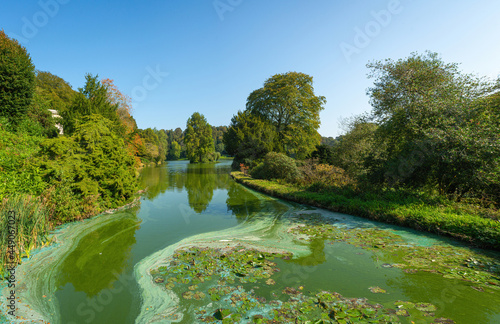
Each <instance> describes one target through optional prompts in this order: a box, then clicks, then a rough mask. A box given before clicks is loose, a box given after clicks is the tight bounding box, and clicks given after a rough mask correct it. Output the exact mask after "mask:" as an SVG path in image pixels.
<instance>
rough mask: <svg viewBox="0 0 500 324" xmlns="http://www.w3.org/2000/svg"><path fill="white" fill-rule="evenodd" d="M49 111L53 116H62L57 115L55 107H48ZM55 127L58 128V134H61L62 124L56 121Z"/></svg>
mask: <svg viewBox="0 0 500 324" xmlns="http://www.w3.org/2000/svg"><path fill="white" fill-rule="evenodd" d="M49 111H50V113H51V114H52V117H53V118H59V119H62V117H61V116H59V113H58V112H57V110H55V109H49ZM56 127H57V129H58V130H59V135H62V134H63V133H64V131H63V127H62V125H61V124H60V123H56Z"/></svg>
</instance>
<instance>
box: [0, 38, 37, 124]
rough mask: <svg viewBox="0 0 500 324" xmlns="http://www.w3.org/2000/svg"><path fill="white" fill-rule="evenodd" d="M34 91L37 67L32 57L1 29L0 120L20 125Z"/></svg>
mask: <svg viewBox="0 0 500 324" xmlns="http://www.w3.org/2000/svg"><path fill="white" fill-rule="evenodd" d="M34 92H35V66H34V65H33V63H32V62H31V57H30V55H29V54H28V52H27V51H26V49H25V48H24V47H23V46H21V45H20V44H19V43H18V42H17V41H16V40H14V39H11V38H9V37H8V36H7V35H6V34H5V32H4V31H3V30H0V117H3V118H6V119H7V121H8V122H9V123H12V124H14V125H17V124H19V123H20V122H21V121H22V120H24V118H25V115H26V113H27V111H28V109H29V107H30V105H31V102H32V100H33V95H34ZM4 122H5V121H3V123H4Z"/></svg>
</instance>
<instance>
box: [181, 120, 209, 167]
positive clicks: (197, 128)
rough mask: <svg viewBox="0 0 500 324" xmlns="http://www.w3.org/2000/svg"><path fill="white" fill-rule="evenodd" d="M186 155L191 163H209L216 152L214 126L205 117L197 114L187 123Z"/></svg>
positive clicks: (185, 137)
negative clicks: (213, 135)
mask: <svg viewBox="0 0 500 324" xmlns="http://www.w3.org/2000/svg"><path fill="white" fill-rule="evenodd" d="M184 143H185V144H186V153H187V157H188V159H189V161H190V162H191V163H195V162H207V161H208V160H209V157H210V156H211V155H212V153H213V152H214V150H215V149H214V140H213V138H212V126H210V124H209V123H208V122H207V120H206V119H205V116H203V115H201V114H200V113H198V112H195V113H194V114H193V115H192V116H191V117H190V118H189V119H188V121H187V124H186V135H185V136H184Z"/></svg>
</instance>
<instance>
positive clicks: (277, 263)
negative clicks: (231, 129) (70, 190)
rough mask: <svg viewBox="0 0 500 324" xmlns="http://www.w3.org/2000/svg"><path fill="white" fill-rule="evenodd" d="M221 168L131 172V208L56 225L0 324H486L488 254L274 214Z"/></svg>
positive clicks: (493, 270)
mask: <svg viewBox="0 0 500 324" xmlns="http://www.w3.org/2000/svg"><path fill="white" fill-rule="evenodd" d="M230 163H231V161H223V162H221V163H217V164H205V165H190V164H188V163H187V162H184V161H179V162H169V163H167V164H166V165H163V166H159V167H148V168H145V169H143V170H142V172H141V178H140V179H141V182H142V184H143V185H144V186H145V187H147V190H146V193H145V195H144V196H143V197H142V198H141V204H140V206H137V207H133V208H130V209H127V210H125V211H120V212H116V213H113V214H103V215H100V216H98V217H95V218H93V219H89V220H86V221H83V222H79V223H74V224H69V225H65V226H62V227H60V228H58V229H57V231H56V232H55V233H54V234H53V239H54V241H55V242H56V243H55V244H52V245H51V246H49V247H46V248H44V249H41V250H39V251H37V252H36V253H35V254H34V255H32V256H31V258H30V259H29V260H24V262H23V264H22V265H20V266H19V267H18V268H17V269H16V279H17V284H16V288H15V289H16V291H15V293H16V297H17V298H18V299H17V302H16V306H17V308H18V309H17V311H16V317H11V316H9V315H8V314H7V310H8V309H7V308H6V305H5V300H6V299H5V298H6V297H7V295H8V293H9V291H8V289H7V288H6V283H2V287H1V288H2V296H1V297H2V298H1V303H2V305H0V306H1V307H2V309H1V315H0V319H1V321H2V322H5V323H11V322H12V323H28V322H29V323H31V322H35V323H53V324H57V323H65V324H68V323H69V324H74V323H107V324H109V323H172V322H181V323H195V322H202V321H203V322H213V323H233V322H237V323H271V322H272V321H274V322H275V323H296V322H297V323H305V322H307V321H308V320H311V323H316V322H317V320H320V319H322V320H323V321H322V322H318V323H329V322H331V323H352V322H369V323H378V322H389V321H391V322H401V323H500V256H499V254H497V253H493V252H491V251H482V250H473V249H469V248H467V247H463V246H461V245H460V244H458V243H456V242H453V241H449V240H445V239H443V238H439V237H436V236H432V235H429V234H426V233H420V232H416V231H412V230H408V229H404V228H400V227H394V226H388V225H384V224H380V223H375V222H372V221H368V220H365V219H361V218H358V217H353V216H348V215H343V214H338V213H332V212H329V211H325V210H320V209H316V208H312V207H308V206H304V205H299V204H292V203H287V202H284V201H281V200H277V199H274V198H271V197H268V196H266V195H263V194H260V193H257V192H254V191H252V190H249V189H247V188H245V187H243V186H241V185H239V184H237V183H235V182H234V181H233V180H232V179H231V178H230V176H229V172H230Z"/></svg>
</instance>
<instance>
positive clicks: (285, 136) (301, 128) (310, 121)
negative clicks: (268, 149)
mask: <svg viewBox="0 0 500 324" xmlns="http://www.w3.org/2000/svg"><path fill="white" fill-rule="evenodd" d="M312 84H313V78H312V77H311V76H309V75H307V74H304V73H299V72H288V73H284V74H276V75H273V76H272V77H270V78H269V79H267V80H266V81H265V83H264V86H263V87H262V88H260V89H257V90H255V91H253V92H252V93H251V94H250V95H249V96H248V99H247V105H246V108H247V110H249V111H250V112H251V113H252V114H255V115H259V116H262V117H263V118H264V119H265V120H267V121H269V122H270V123H271V124H272V125H273V126H274V127H275V131H276V133H277V134H278V137H277V147H276V148H275V150H277V151H281V152H286V153H287V154H288V155H290V156H296V157H297V158H305V157H306V156H307V155H308V154H309V153H311V152H312V151H314V149H315V148H316V145H319V144H320V141H321V136H320V135H319V134H318V132H317V129H318V128H319V125H320V118H319V113H320V111H321V110H323V109H324V107H323V105H324V104H325V103H326V99H325V97H323V96H316V95H315V94H314V88H313V85H312Z"/></svg>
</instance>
